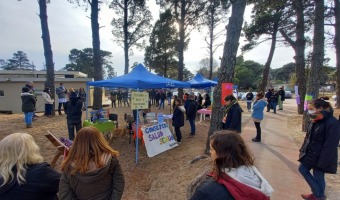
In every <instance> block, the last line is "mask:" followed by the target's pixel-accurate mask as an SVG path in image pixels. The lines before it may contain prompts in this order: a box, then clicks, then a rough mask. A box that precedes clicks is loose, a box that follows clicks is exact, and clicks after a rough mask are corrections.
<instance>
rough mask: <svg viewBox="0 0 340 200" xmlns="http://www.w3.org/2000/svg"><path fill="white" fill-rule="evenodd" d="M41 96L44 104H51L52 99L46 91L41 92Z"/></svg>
mask: <svg viewBox="0 0 340 200" xmlns="http://www.w3.org/2000/svg"><path fill="white" fill-rule="evenodd" d="M42 97H43V98H44V101H45V104H53V100H52V99H51V96H50V95H49V94H48V93H47V92H43V93H42Z"/></svg>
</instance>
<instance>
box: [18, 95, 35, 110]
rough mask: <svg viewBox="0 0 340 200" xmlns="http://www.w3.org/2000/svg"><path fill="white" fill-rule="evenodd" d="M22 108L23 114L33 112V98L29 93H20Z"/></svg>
mask: <svg viewBox="0 0 340 200" xmlns="http://www.w3.org/2000/svg"><path fill="white" fill-rule="evenodd" d="M21 100H22V107H21V110H22V112H24V113H27V112H34V110H35V102H36V101H35V98H34V96H33V94H31V93H29V92H24V93H21Z"/></svg>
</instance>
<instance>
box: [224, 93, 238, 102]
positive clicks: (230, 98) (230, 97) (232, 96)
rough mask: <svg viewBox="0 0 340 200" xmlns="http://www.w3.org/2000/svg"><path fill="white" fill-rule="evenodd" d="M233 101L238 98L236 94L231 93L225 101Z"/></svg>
mask: <svg viewBox="0 0 340 200" xmlns="http://www.w3.org/2000/svg"><path fill="white" fill-rule="evenodd" d="M230 100H231V101H233V100H236V98H235V97H234V95H232V94H229V95H228V96H226V97H224V101H230Z"/></svg>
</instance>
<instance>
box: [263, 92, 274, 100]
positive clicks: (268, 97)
mask: <svg viewBox="0 0 340 200" xmlns="http://www.w3.org/2000/svg"><path fill="white" fill-rule="evenodd" d="M272 95H273V93H272V92H271V91H268V92H267V93H266V95H265V97H266V98H267V101H268V102H270V97H271V96H272Z"/></svg>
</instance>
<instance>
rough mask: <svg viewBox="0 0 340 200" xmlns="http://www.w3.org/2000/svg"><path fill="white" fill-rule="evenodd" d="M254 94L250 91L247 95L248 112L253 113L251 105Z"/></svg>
mask: <svg viewBox="0 0 340 200" xmlns="http://www.w3.org/2000/svg"><path fill="white" fill-rule="evenodd" d="M253 99H254V94H253V93H252V92H251V90H249V92H248V93H247V95H246V102H247V109H248V111H251V103H252V102H253Z"/></svg>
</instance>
